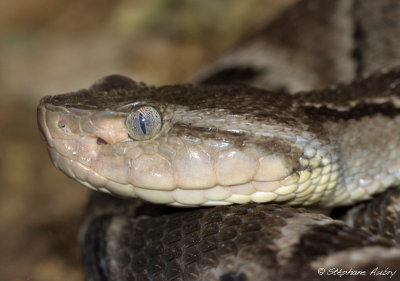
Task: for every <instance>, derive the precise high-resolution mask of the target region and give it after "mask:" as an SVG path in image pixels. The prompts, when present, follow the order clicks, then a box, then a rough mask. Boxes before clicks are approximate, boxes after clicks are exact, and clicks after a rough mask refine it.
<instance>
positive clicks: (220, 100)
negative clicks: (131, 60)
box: [38, 75, 336, 206]
mask: <svg viewBox="0 0 400 281" xmlns="http://www.w3.org/2000/svg"><path fill="white" fill-rule="evenodd" d="M291 103H292V100H291V98H290V97H285V98H282V97H279V98H278V96H277V94H276V93H271V92H265V91H262V90H259V89H255V88H251V87H244V86H229V87H227V86H224V87H223V86H192V85H179V86H164V87H153V86H148V85H146V84H144V83H138V82H135V81H133V80H131V79H129V78H126V77H123V76H118V75H112V76H108V77H105V78H103V79H100V80H99V81H97V82H96V83H95V84H93V86H91V87H90V88H88V89H84V90H80V91H77V92H73V93H68V94H63V95H56V96H48V97H44V98H43V99H42V100H41V102H40V105H39V106H38V123H39V127H40V131H41V134H42V135H43V136H44V138H45V140H46V141H47V144H48V150H49V154H50V156H51V159H52V161H53V163H54V165H55V166H56V167H57V168H58V169H60V170H62V171H63V172H64V173H65V174H67V175H68V176H70V177H72V178H74V179H76V180H77V181H79V182H81V183H82V184H84V185H86V186H88V187H90V188H92V189H94V190H100V191H103V192H107V193H111V194H114V195H117V196H120V197H139V198H142V199H144V200H147V201H150V202H154V203H162V204H169V205H175V206H198V205H225V204H233V203H240V204H242V203H247V202H250V201H254V202H270V201H278V202H281V201H285V202H289V203H291V204H303V203H306V204H307V203H308V204H311V203H315V202H317V201H319V200H320V199H321V198H322V197H323V196H324V195H326V193H327V192H328V193H329V192H331V190H332V189H328V186H329V187H330V188H331V186H333V185H334V184H335V183H336V182H335V181H334V180H333V181H329V178H328V179H326V177H325V178H322V177H323V169H324V167H328V166H329V165H330V158H329V157H328V156H329V155H328V153H327V152H326V151H324V149H321V142H320V141H315V140H314V139H315V138H314V136H313V135H312V134H313V133H312V132H310V131H309V130H307V128H308V127H307V125H306V124H304V123H301V122H299V121H298V119H297V118H295V116H293V114H292V113H291V112H290V111H289V110H288V108H290V105H291ZM282 114H286V118H284V119H282V117H281V116H282ZM327 155H328V156H327ZM329 167H330V166H329ZM312 178H314V181H318V180H322V181H323V182H322V184H323V185H324V186H325V189H322V188H321V191H320V192H319V193H317V195H312V194H311V193H312V191H313V190H315V189H316V188H318V187H317V186H318V185H312V184H311V183H312V180H311V179H312ZM315 179H316V180H315ZM327 190H328V191H327Z"/></svg>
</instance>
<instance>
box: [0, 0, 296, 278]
mask: <svg viewBox="0 0 400 281" xmlns="http://www.w3.org/2000/svg"><path fill="white" fill-rule="evenodd" d="M295 1H296V0H248V1H241V0H197V1H196V0H186V1H184V0H152V1H146V0H135V1H123V0H115V1H108V0H96V1H94V0H82V1H67V0H25V1H21V0H2V1H0V86H1V87H0V148H1V158H0V160H1V161H0V218H1V219H0V280H2V281H3V280H5V281H14V280H30V281H36V280H38V281H39V280H40V281H47V280H49V281H57V280H63V281H65V280H72V281H75V280H83V273H82V270H81V268H80V260H79V250H78V248H77V241H76V240H77V239H76V237H77V230H78V225H79V222H80V217H81V214H82V212H83V208H84V205H85V201H86V199H87V195H88V192H87V190H86V188H84V187H82V186H80V185H79V184H77V183H75V182H73V181H72V180H70V179H68V178H67V177H65V176H64V175H63V174H61V172H58V171H57V170H56V169H55V168H53V166H52V165H51V163H50V160H49V159H48V157H47V152H46V148H45V144H44V143H43V142H41V141H40V138H39V134H38V133H37V126H36V105H37V103H38V102H39V99H40V97H41V96H44V95H48V94H57V93H63V92H68V91H74V90H77V89H80V88H84V87H88V86H89V85H90V84H91V83H93V82H94V81H95V80H96V79H98V78H100V77H102V76H105V75H107V74H111V73H119V74H124V75H127V76H130V77H132V78H133V79H135V80H141V81H146V82H147V83H150V84H155V85H161V84H170V83H178V82H184V81H187V80H189V79H190V77H192V76H193V74H194V73H195V72H196V70H199V69H200V68H201V66H202V65H205V64H206V63H207V62H210V61H212V60H213V58H215V57H216V56H218V54H219V53H221V52H222V51H223V50H224V49H226V48H227V47H229V46H230V45H231V44H233V42H235V41H237V40H238V38H239V37H240V36H243V35H244V34H246V33H247V32H249V31H251V30H255V29H257V27H258V26H259V25H260V24H261V23H265V22H267V21H268V20H270V19H271V18H273V17H274V16H275V15H277V14H278V13H279V11H281V10H282V9H283V8H285V7H286V6H287V5H290V4H291V3H293V2H295Z"/></svg>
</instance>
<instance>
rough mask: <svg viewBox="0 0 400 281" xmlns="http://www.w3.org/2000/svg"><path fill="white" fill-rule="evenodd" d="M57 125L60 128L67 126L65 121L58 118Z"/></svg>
mask: <svg viewBox="0 0 400 281" xmlns="http://www.w3.org/2000/svg"><path fill="white" fill-rule="evenodd" d="M57 126H58V127H59V128H60V129H64V128H65V127H66V126H67V124H66V123H65V121H63V120H60V121H58V123H57Z"/></svg>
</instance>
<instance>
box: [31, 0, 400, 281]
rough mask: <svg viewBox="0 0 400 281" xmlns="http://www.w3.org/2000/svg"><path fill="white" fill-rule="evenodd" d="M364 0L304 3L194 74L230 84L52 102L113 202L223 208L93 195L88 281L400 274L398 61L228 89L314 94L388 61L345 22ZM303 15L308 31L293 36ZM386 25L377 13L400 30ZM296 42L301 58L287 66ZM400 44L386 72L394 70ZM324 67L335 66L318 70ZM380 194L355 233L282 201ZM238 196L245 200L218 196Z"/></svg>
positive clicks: (47, 122)
mask: <svg viewBox="0 0 400 281" xmlns="http://www.w3.org/2000/svg"><path fill="white" fill-rule="evenodd" d="M367 2H368V1H366V2H357V1H337V2H333V1H302V2H301V3H299V4H298V5H297V6H295V7H293V8H292V9H291V10H289V11H288V12H287V13H286V14H284V15H283V16H282V18H283V19H285V20H284V21H283V20H282V19H278V20H276V21H275V22H273V23H272V24H271V25H269V26H268V27H267V28H266V29H265V30H263V31H262V32H260V33H259V34H257V35H256V36H254V37H252V38H250V39H249V40H248V41H246V42H244V43H243V44H241V45H239V47H238V48H237V49H234V50H232V51H231V52H228V53H227V54H226V55H225V56H223V57H222V58H221V59H220V60H219V61H217V62H216V63H215V64H214V65H212V66H211V68H210V69H209V70H207V71H206V72H204V73H201V74H199V76H198V78H197V80H198V81H201V82H203V83H204V84H216V83H223V84H224V85H198V86H192V85H177V86H164V87H152V86H147V85H145V84H143V83H137V82H134V81H132V80H130V79H128V78H125V77H122V76H117V75H114V76H108V77H106V78H103V79H101V80H99V81H98V82H96V83H95V84H94V85H93V86H91V87H90V88H89V89H87V90H81V91H78V92H74V93H69V94H64V95H58V96H52V97H45V98H43V99H42V101H41V103H40V105H39V107H38V121H39V125H40V129H41V133H42V134H43V136H44V137H45V139H46V140H47V142H48V148H49V152H50V156H51V158H52V161H53V163H54V164H55V166H56V167H57V168H59V169H61V170H62V171H63V172H65V173H66V174H67V175H69V176H70V177H72V178H75V179H76V180H78V181H79V182H81V183H83V184H84V185H86V186H88V187H90V188H92V189H95V190H100V191H103V192H106V193H112V194H114V195H117V196H118V197H127V198H132V197H139V198H141V199H144V200H145V201H149V202H152V203H157V204H167V205H171V206H179V207H198V206H218V207H215V208H208V209H207V208H198V209H191V210H180V209H175V208H171V207H166V206H164V205H154V204H151V203H145V202H144V201H142V200H138V199H130V200H127V201H124V200H120V199H114V198H111V197H109V196H105V195H100V194H96V195H93V198H92V200H91V203H90V204H89V207H88V212H87V214H88V215H87V217H86V219H85V222H84V224H83V226H82V230H81V242H82V251H83V257H84V262H85V266H86V270H87V280H221V281H222V280H313V279H318V278H319V277H321V275H319V274H325V276H323V278H324V280H325V279H328V280H329V278H332V279H335V278H338V273H336V274H335V273H332V274H328V273H330V271H329V269H331V268H340V269H342V270H346V269H349V268H353V269H354V268H355V269H356V270H358V271H360V272H361V271H365V272H367V273H368V274H369V275H368V277H369V279H368V280H371V279H373V278H378V279H379V278H381V277H382V275H374V274H371V272H372V271H373V270H374V269H375V268H378V269H377V270H379V268H381V269H385V268H388V269H387V271H391V272H392V273H393V272H394V271H396V270H397V267H396V266H398V264H399V263H400V251H399V250H398V249H397V248H395V247H394V244H395V243H396V242H398V241H399V240H400V238H399V237H400V235H399V233H398V225H399V210H400V203H399V202H400V199H399V189H396V188H392V189H391V190H390V191H387V189H388V188H390V187H395V186H397V185H399V184H400V160H399V159H400V157H399V156H400V149H399V145H400V114H399V113H400V70H399V69H396V68H395V69H393V70H391V71H384V72H382V71H381V72H377V73H375V74H372V75H369V76H368V77H366V78H362V79H361V78H359V79H354V81H353V82H352V83H351V84H347V85H339V86H335V87H331V88H330V89H327V90H316V91H303V92H300V93H297V94H295V95H291V94H288V93H286V92H285V91H283V92H282V91H279V92H278V91H272V90H263V89H260V88H253V87H250V86H244V85H232V83H234V82H239V83H248V84H254V85H256V86H259V87H263V88H265V87H267V86H268V87H269V88H271V89H273V88H282V87H284V88H285V89H286V90H289V91H293V90H299V89H300V90H306V89H309V88H315V87H317V88H318V87H320V86H322V85H324V83H329V82H333V81H344V80H346V79H348V80H349V79H353V78H354V77H355V76H356V75H357V74H361V73H370V72H371V71H373V70H374V67H375V69H376V68H379V67H381V66H382V65H381V66H379V64H378V63H377V65H372V66H371V64H369V61H364V60H366V58H369V57H371V53H376V52H377V50H375V49H374V48H372V47H371V46H370V45H368V44H366V43H365V42H367V43H368V36H365V35H363V37H360V36H359V34H358V33H354V32H350V31H348V28H349V26H351V22H350V21H349V20H348V18H347V17H348V15H349V13H350V11H352V10H355V11H357V12H358V16H359V17H360V15H362V16H364V15H365V14H363V11H364V13H365V11H370V10H368V9H371V7H370V6H368V5H372V4H368V3H367ZM388 3H391V1H388ZM392 4H393V3H392ZM382 5H383V4H382ZM372 6H373V5H372ZM378 6H379V5H378ZM383 6H384V5H383ZM394 6H395V7H396V8H397V6H399V5H394ZM368 7H369V8H368ZM386 8H387V7H386ZM398 10H399V11H400V7H398ZM324 11H326V12H328V11H329V12H330V16H329V17H321V16H320V15H319V14H318V12H324ZM373 13H374V14H375V15H378V16H379V15H380V12H379V9H378V10H376V6H374V10H373ZM355 15H356V16H355V17H356V18H357V13H356V14H355ZM345 16H346V17H345ZM378 16H376V17H375V21H378V22H379V17H378ZM341 17H343V21H340V20H339V19H341ZM292 18H294V19H297V18H300V19H302V18H304V22H303V27H302V26H301V25H300V26H296V28H295V29H299V30H298V31H299V32H297V33H296V35H294V36H293V37H294V38H292V39H286V38H284V37H282V35H280V34H284V33H285V29H286V30H290V29H292V28H294V27H293V25H295V22H294V21H293V22H292V26H290V21H288V19H292ZM361 18H363V17H361ZM292 20H293V19H292ZM280 21H281V22H280ZM282 21H283V22H282ZM288 22H289V23H288ZM371 22H372V23H374V22H373V21H371ZM311 23H314V24H315V25H316V27H315V28H316V32H315V34H316V35H317V36H318V29H319V28H321V27H323V28H325V29H324V30H325V31H326V32H328V31H329V32H331V34H333V37H329V36H327V38H328V39H327V40H326V41H324V40H322V41H321V42H322V43H321V44H320V46H319V47H314V46H312V48H314V49H312V48H311V47H310V45H309V44H310V42H309V41H310V39H309V38H310V36H311V35H307V34H308V33H307V32H306V31H307V26H310V24H311ZM317 23H318V24H317ZM353 23H354V22H353ZM364 23H370V22H369V21H365V22H363V21H361V20H360V18H359V19H358V21H357V25H356V27H357V28H358V32H360V30H362V28H363V24H364ZM390 23H391V22H390V21H389V22H388V23H387V22H386V21H382V22H379V24H381V25H383V26H387V27H388V29H389V30H390V32H392V33H396V32H397V33H399V34H400V30H397V29H398V28H397V29H394V30H391V29H390V28H389V27H392V25H390ZM385 24H386V25H385ZM278 28H279V29H278ZM278 30H280V32H282V33H279V35H277V32H278ZM302 32H303V33H302ZM392 33H391V34H392ZM349 34H350V35H351V36H352V37H351V38H353V39H354V40H355V42H356V43H354V45H351V42H350V41H351V40H350V39H349V38H348V36H349ZM354 34H356V35H357V36H353V35H354ZM371 34H374V33H373V32H372V33H371ZM394 35H395V34H394ZM286 36H287V35H286ZM296 36H297V37H296ZM260 38H261V39H260ZM311 38H312V36H311ZM333 39H337V41H335V40H333ZM364 41H365V42H364ZM323 42H332V44H331V46H330V48H329V49H324V47H326V46H323V45H324V43H323ZM363 42H364V45H365V46H364V45H363ZM387 42H390V40H388V41H387ZM387 42H386V43H387ZM278 43H279V44H278ZM395 43H397V42H396V41H395ZM314 44H315V42H314ZM289 46H295V47H296V48H297V49H296V54H299V55H298V56H297V55H292V57H291V58H292V60H291V61H290V62H289V61H288V58H289V55H288V54H289V50H290V47H289ZM374 46H377V47H376V48H378V49H379V48H380V47H379V46H380V43H379V42H376V43H375V45H374ZM397 46H400V44H398V45H397ZM392 47H393V46H392ZM310 48H311V49H312V50H311V51H310ZM319 48H320V49H319ZM381 49H382V48H381ZM381 49H379V50H381ZM261 50H262V51H261ZM274 51H276V54H274V55H271V52H274ZM316 51H319V52H320V54H321V55H320V56H319V57H318V56H316V55H315V52H316ZM396 51H397V50H396ZM396 51H394V52H392V53H390V58H387V59H386V60H385V59H381V60H380V61H381V62H382V63H383V64H384V65H383V66H391V65H396V63H397V61H399V58H400V56H397V54H396ZM313 52H314V54H313V56H312V57H311V56H310V54H311V53H313ZM351 52H353V54H355V55H354V56H353V58H352V59H350V58H348V59H347V60H346V59H345V58H344V57H345V56H346V57H348V56H349V53H351ZM258 53H260V54H258ZM317 53H318V52H317ZM256 54H258V55H257V56H256ZM375 56H377V57H379V56H378V55H375ZM314 57H318V59H319V60H320V61H318V60H316V59H315V58H314ZM381 57H385V56H384V55H383V54H381ZM385 58H386V57H385ZM324 60H325V61H324ZM327 62H331V64H330V66H331V67H330V71H324V72H320V73H316V72H314V71H316V70H317V68H319V67H321V65H320V64H321V63H325V68H327V66H326V63H327ZM235 63H237V65H235ZM288 65H290V67H289V66H288ZM300 66H301V67H300ZM281 75H283V76H284V77H281ZM285 75H287V76H285ZM277 76H279V79H278V78H277V79H275V78H274V77H277ZM285 79H286V80H285ZM307 81H308V82H307ZM228 84H231V85H228ZM377 193H383V194H382V195H381V196H380V197H378V198H374V199H373V200H371V201H370V203H367V204H365V205H360V206H357V207H356V208H354V209H352V210H351V211H350V212H349V213H348V214H347V215H346V216H347V217H346V219H347V221H348V222H349V223H351V224H352V225H353V226H356V225H357V228H356V227H354V228H352V227H351V226H349V225H346V224H345V223H344V222H341V221H337V220H333V219H331V218H328V217H326V216H324V215H321V214H316V213H310V212H308V211H306V210H304V209H295V208H291V207H288V206H287V205H295V206H308V205H312V206H319V207H332V206H342V205H345V206H348V205H351V204H354V203H356V202H359V201H364V200H367V199H371V197H372V196H374V195H375V194H377ZM266 202H274V203H279V205H275V204H264V203H266ZM256 203H263V204H256ZM230 204H244V205H231V206H220V205H230ZM368 204H369V205H368ZM371 206H372V207H371ZM375 206H379V209H375ZM374 216H375V217H376V216H380V217H381V218H380V221H379V222H378V221H376V222H375V221H374V220H375V218H374ZM361 227H364V228H368V229H369V230H371V231H374V232H375V234H381V235H383V236H386V238H384V237H377V236H374V235H371V234H370V233H368V232H366V231H365V230H361V229H360V228H361ZM319 268H322V270H323V271H318V269H319ZM324 270H327V271H326V272H325V271H324ZM387 275H389V273H387V274H386V275H385V276H386V277H387ZM392 276H393V277H394V276H396V273H395V272H394V273H393V274H392ZM399 276H400V272H399V275H398V276H397V277H398V278H400V277H399ZM345 277H349V278H350V277H351V278H352V277H354V276H353V275H351V274H347V275H346V276H345ZM356 277H357V278H358V277H360V276H356Z"/></svg>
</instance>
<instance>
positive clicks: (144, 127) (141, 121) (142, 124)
mask: <svg viewBox="0 0 400 281" xmlns="http://www.w3.org/2000/svg"><path fill="white" fill-rule="evenodd" d="M145 121H146V118H145V117H144V116H143V113H141V112H140V113H139V124H140V128H141V129H142V132H143V134H144V135H145V134H146V124H145Z"/></svg>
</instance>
